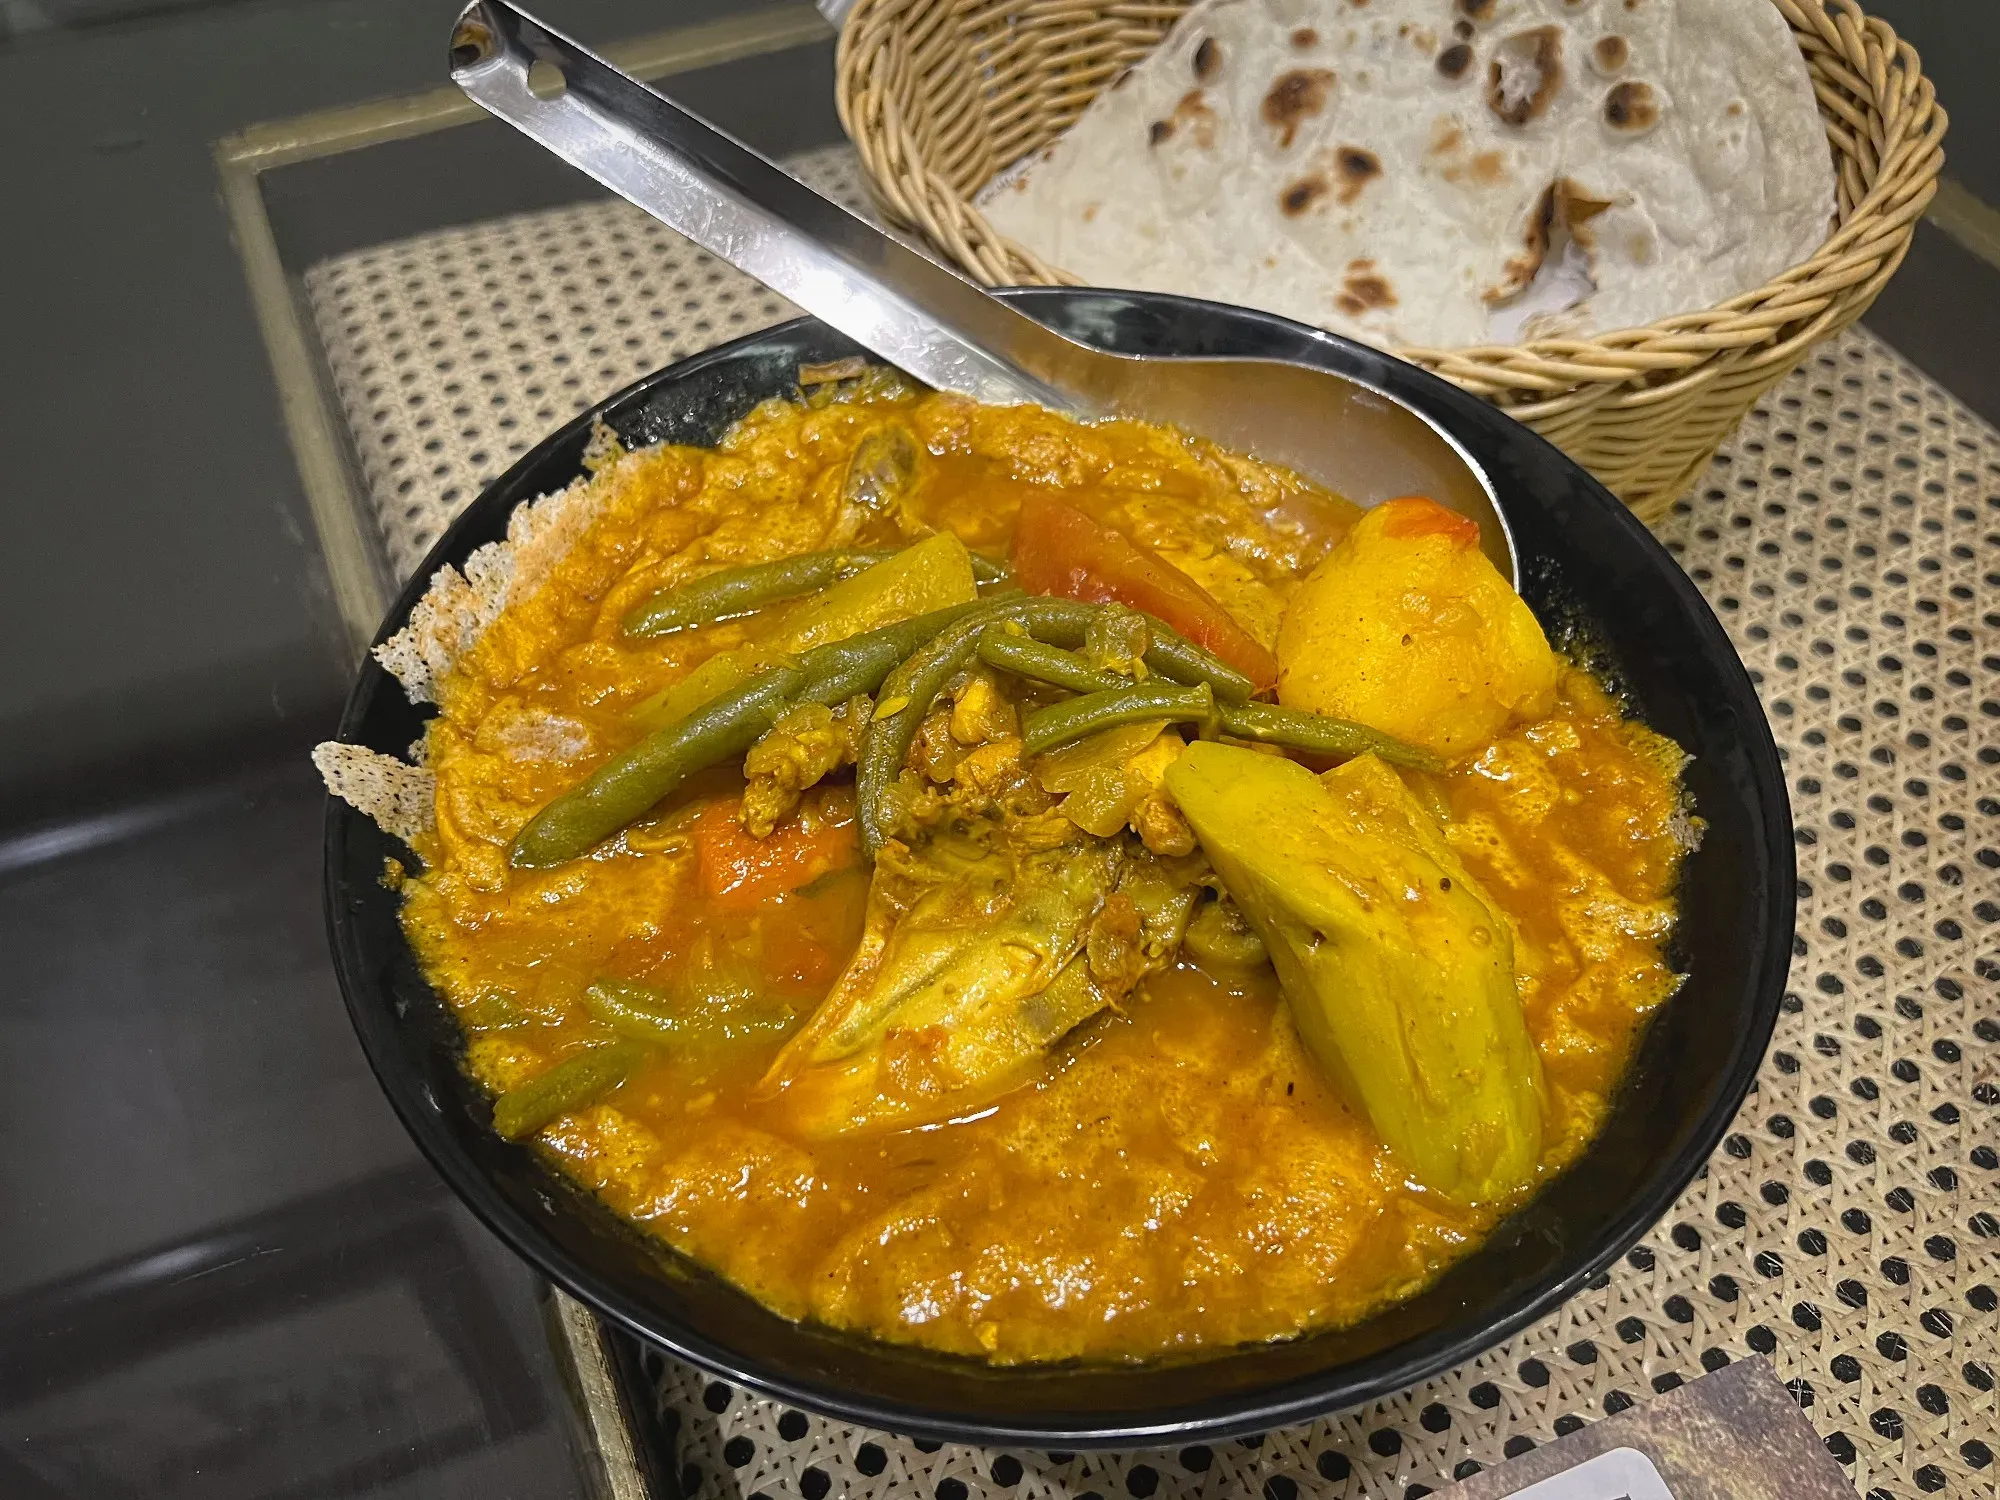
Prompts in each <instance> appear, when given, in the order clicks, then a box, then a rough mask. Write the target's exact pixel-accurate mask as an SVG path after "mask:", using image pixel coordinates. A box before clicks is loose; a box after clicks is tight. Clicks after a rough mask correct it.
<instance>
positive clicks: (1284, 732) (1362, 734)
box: [979, 628, 1444, 771]
mask: <svg viewBox="0 0 2000 1500" xmlns="http://www.w3.org/2000/svg"><path fill="white" fill-rule="evenodd" d="M979 657H980V660H982V661H984V662H986V663H987V664H988V665H990V666H995V667H999V668H1000V669H1001V670H1003V671H1007V672H1012V673H1013V674H1014V675H1015V676H1017V677H1029V678H1033V679H1034V680H1035V681H1037V682H1046V683H1050V684H1052V685H1054V686H1056V687H1060V688H1068V689H1069V690H1070V691H1071V692H1073V693H1106V692H1111V693H1115V692H1122V691H1125V690H1127V689H1130V688H1131V687H1132V686H1133V684H1132V683H1131V682H1130V681H1128V680H1127V679H1125V678H1123V677H1120V676H1118V675H1117V673H1115V672H1100V671H1098V670H1097V669H1096V668H1094V667H1092V666H1091V665H1090V664H1089V663H1088V662H1086V661H1085V660H1084V659H1083V657H1081V656H1080V655H1078V654H1077V653H1076V652H1074V651H1064V650H1062V649H1061V648H1059V647H1056V646H1048V645H1044V644H1042V643H1041V642H1040V641H1037V640H1035V639H1033V638H1032V637H1026V636H1017V635H1008V634H1006V633H1005V632H1003V631H1000V630H996V629H990V628H989V629H988V630H987V631H986V632H985V633H984V634H982V635H981V636H980V638H979ZM1215 716H1216V721H1217V723H1218V724H1219V726H1220V727H1221V729H1222V731H1223V732H1224V733H1225V734H1231V735H1234V736H1235V737H1236V738H1238V739H1242V740H1256V741H1258V742H1259V743H1262V744H1266V745H1282V746H1284V747H1285V748H1286V749H1289V750H1307V751H1312V752H1314V753H1317V754H1320V755H1345V756H1354V755H1379V756H1381V757H1382V759H1383V760H1385V761H1388V762H1389V763H1390V764H1391V765H1396V766H1408V767H1410V768H1411V769H1412V770H1418V771H1441V770H1443V769H1444V763H1443V762H1442V761H1440V760H1439V759H1438V758H1437V757H1436V756H1435V755H1432V754H1431V753H1430V752H1429V751H1428V750H1424V749H1422V748H1420V747H1418V746H1416V745H1411V744H1406V743H1405V742H1404V741H1402V740H1399V739H1396V738H1395V737H1394V736H1392V735H1387V734H1383V733H1382V732H1381V731H1379V730H1375V729H1370V728H1368V727H1367V726H1366V725H1365V724H1355V723H1351V722H1349V721H1348V720H1346V719H1336V718H1333V717H1331V716H1330V715H1327V714H1315V713H1307V712H1306V711H1305V710H1303V709H1296V708H1280V707H1279V706H1278V705H1276V704H1274V703H1219V704H1217V705H1216V710H1215Z"/></svg>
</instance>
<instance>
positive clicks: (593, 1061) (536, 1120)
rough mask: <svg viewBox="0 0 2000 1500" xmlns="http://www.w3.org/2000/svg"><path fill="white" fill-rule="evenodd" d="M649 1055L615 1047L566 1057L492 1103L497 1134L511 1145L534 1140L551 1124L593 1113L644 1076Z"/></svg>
mask: <svg viewBox="0 0 2000 1500" xmlns="http://www.w3.org/2000/svg"><path fill="white" fill-rule="evenodd" d="M647 1055H648V1049H647V1048H646V1047H645V1046H643V1045H641V1044H640V1043H638V1042H630V1041H626V1042H612V1043H610V1044H609V1045H607V1046H603V1047H592V1048H590V1049H589V1050H588V1051H586V1052H579V1053H577V1054H576V1055H575V1056H573V1057H566V1058H564V1059H563V1060H562V1061H561V1062H559V1063H557V1064H556V1065H555V1066H554V1067H553V1068H550V1069H549V1070H548V1072H546V1073H544V1074H542V1075H541V1076H540V1077H538V1078H532V1079H530V1080H529V1081H528V1082H526V1083H524V1084H521V1085H520V1086H519V1087H518V1088H511V1089H509V1090H507V1092H506V1093H504V1094H502V1095H501V1096H500V1097H499V1098H498V1099H495V1100H494V1101H493V1128H494V1130H496V1131H498V1132H499V1133H500V1135H501V1136H503V1137H504V1138H505V1139H507V1140H510V1141H518V1140H522V1139H524V1138H525V1137H527V1136H531V1135H534V1134H535V1133H536V1132H537V1131H539V1130H540V1129H541V1128H542V1127H543V1126H544V1125H546V1124H548V1123H549V1122H550V1121H551V1120H556V1119H560V1118H561V1117H562V1116H563V1115H571V1114H575V1113H576V1112H577V1111H578V1110H580V1109H588V1108H589V1107H590V1106H591V1105H593V1104H595V1103H596V1102H597V1101H598V1100H599V1099H602V1098H603V1097H604V1096H605V1095H606V1094H608V1093H610V1092H611V1091H612V1090H613V1089H615V1088H617V1087H618V1085H619V1084H621V1083H623V1082H624V1081H625V1080H626V1079H628V1078H630V1077H631V1076H632V1075H633V1074H634V1073H636V1072H638V1071H639V1067H640V1065H641V1064H642V1063H644V1062H645V1060H646V1058H647Z"/></svg>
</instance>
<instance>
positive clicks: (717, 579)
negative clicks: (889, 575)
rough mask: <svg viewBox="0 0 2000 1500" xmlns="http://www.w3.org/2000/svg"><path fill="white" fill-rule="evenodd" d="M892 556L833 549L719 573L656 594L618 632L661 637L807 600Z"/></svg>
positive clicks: (635, 610) (633, 610)
mask: <svg viewBox="0 0 2000 1500" xmlns="http://www.w3.org/2000/svg"><path fill="white" fill-rule="evenodd" d="M893 556H895V554H894V553H893V552H881V551H874V552H859V551H854V550H852V549H850V548H837V549H835V550H832V551H828V552H801V553H800V554H798V555H797V556H796V557H781V558H779V559H778V560H777V561H776V562H767V563H753V564H751V565H750V566H748V567H743V568H724V569H723V570H722V571H721V572H719V573H710V574H709V575H708V576H707V577H705V578H697V579H695V581H694V582H693V583H684V584H682V585H681V586H680V587H679V588H674V589H662V590H660V592H659V593H657V594H654V595H653V596H652V597H651V598H649V599H647V600H645V601H644V602H643V603H641V604H638V605H636V606H635V607H634V608H633V609H632V610H631V612H630V613H628V614H627V615H626V616H625V623H624V626H623V629H624V631H625V634H627V635H637V636H649V635H666V634H668V633H669V632H670V631H675V630H685V629H687V628H688V627H689V626H691V625H707V624H710V623H711V622H713V621H716V620H726V619H729V618H731V617H732V616H735V615H747V614H750V613H751V612H752V611H754V610H759V609H762V608H763V607H764V606H765V605H767V604H775V603H777V602H778V601H779V600H780V599H790V598H792V597H794V596H795V595H798V594H810V593H812V592H813V591H814V590H815V589H823V588H826V587H827V586H828V585H830V584H835V583H838V582H840V580H841V579H843V578H851V577H853V576H854V575H855V574H856V573H859V572H861V571H862V570H863V569H864V568H872V567H874V566H875V564H876V563H878V562H884V561H886V560H887V559H889V558H891V557H893Z"/></svg>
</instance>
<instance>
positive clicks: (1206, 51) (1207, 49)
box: [1194, 36, 1222, 83]
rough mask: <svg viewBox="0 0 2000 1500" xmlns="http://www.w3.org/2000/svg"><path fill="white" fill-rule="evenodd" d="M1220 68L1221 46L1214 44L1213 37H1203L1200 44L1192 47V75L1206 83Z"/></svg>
mask: <svg viewBox="0 0 2000 1500" xmlns="http://www.w3.org/2000/svg"><path fill="white" fill-rule="evenodd" d="M1221 68H1222V48H1220V47H1218V46H1217V45H1216V43H1215V38H1214V37H1212V36H1205V37H1203V38H1202V39H1201V45H1200V46H1199V47H1197V48H1195V49H1194V76H1195V77H1196V78H1198V79H1199V80H1201V82H1203V83H1207V82H1208V81H1209V79H1211V78H1213V77H1214V76H1215V75H1216V73H1217V72H1219V71H1220V70H1221Z"/></svg>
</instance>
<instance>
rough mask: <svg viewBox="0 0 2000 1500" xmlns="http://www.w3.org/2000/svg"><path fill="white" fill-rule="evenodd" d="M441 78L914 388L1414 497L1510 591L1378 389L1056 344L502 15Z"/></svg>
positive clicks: (1498, 548)
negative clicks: (1181, 439)
mask: <svg viewBox="0 0 2000 1500" xmlns="http://www.w3.org/2000/svg"><path fill="white" fill-rule="evenodd" d="M531 69H533V70H534V74H535V76H534V78H533V79H532V80H531V79H530V76H529V74H530V70H531ZM451 76H452V78H453V80H454V81H455V82H456V83H457V84H458V86H459V87H460V88H462V89H463V90H465V92H466V94H467V95H469V96H470V97H471V98H472V99H473V100H474V101H475V102H477V103H478V104H479V105H481V106H482V107H483V108H485V109H487V110H489V111H490V112H492V113H493V114H495V115H498V116H499V117H500V118H501V119H503V120H505V121H507V122H508V123H509V124H510V125H513V126H514V127H516V128H517V129H519V130H520V131H522V132H523V133H524V134H526V135H527V136H529V137H530V138H531V139H533V140H535V141H537V142H539V143H540V144H541V145H543V146H545V147H547V148H548V149H549V150H550V151H552V152H554V153H555V154H556V155H557V156H560V157H561V158H562V159H563V160H564V161H567V162H569V163H570V164H571V165H572V166H575V167H579V168H581V169H582V170H583V171H584V172H586V173H588V174H589V175H590V176H592V177H594V178H596V179H597V180H598V181H599V182H601V183H603V184H604V185H605V186H606V187H608V188H610V189H611V190H612V191H613V192H615V193H617V194H619V195H620V196H621V197H624V198H627V199H629V200H630V201H631V202H633V203H634V204H636V205H638V206H639V207H640V208H642V209H644V210H645V211H646V212H647V213H649V214H651V215H653V217H655V218H656V219H659V220H660V221H661V222H663V223H665V224H667V225H669V226H670V227H672V228H673V229H676V230H678V231H679V232H680V233H681V234H683V235H685V236H686V237H687V238H688V239H690V240H692V241H694V242H695V243H696V244H697V245H700V246H701V247H702V248H703V249H704V250H707V251H708V252H709V253H710V254H712V255H715V256H717V257H719V258H720V259H722V260H725V261H727V262H729V264H731V265H732V266H735V267H736V268H737V269H738V270H739V271H742V272H744V273H745V274H746V275H749V276H752V277H755V278H756V279H757V280H758V281H761V282H763V283H764V284H765V285H766V286H768V287H770V288H771V289H772V290H774V291H776V292H778V293H780V294H782V295H783V296H785V297H787V298H789V299H790V300H791V301H793V302H795V303H797V304H798V305H799V306H800V307H802V308H804V309H805V310H806V311H807V312H809V313H811V314H813V316H815V317H817V318H819V319H820V320H821V321H822V322H824V323H826V324H828V325H830V326H831V327H833V328H836V329H838V330H839V331H840V332H842V333H844V334H846V335H847V336H848V337H849V338H851V339H853V340H854V341H855V342H856V343H858V344H860V345H861V346H862V347H863V348H865V349H868V350H870V351H872V352H873V353H875V354H877V355H879V356H880V357H881V358H883V359H885V360H887V361H888V362H889V363H891V364H893V365H895V366H897V367H898V368H900V369H902V370H904V371H907V372H908V373H909V374H911V375H914V376H915V377H916V378H917V379H919V380H921V381H923V382H924V383H926V384H927V385H931V386H934V387H936V388H938V389H940V390H948V391H957V392H960V393H962V394H964V395H967V396H971V397H973V398H975V399H977V400H980V401H990V402H996V403H1003V404H1007V403H1016V402H1024V401H1025V402H1033V403H1035V404H1036V405H1039V406H1045V407H1048V408H1049V409H1051V410H1053V411H1060V412H1067V413H1069V414H1071V415H1074V416H1078V417H1083V418H1096V417H1105V416H1113V415H1116V416H1123V417H1132V418H1137V419H1139V420H1142V421H1147V422H1161V423H1171V424H1173V425H1175V426H1178V427H1180V428H1182V429H1183V430H1185V431H1188V432H1195V433H1199V434H1201V435H1202V436H1203V437H1207V438H1210V439H1213V440H1214V441H1215V442H1218V443H1220V444H1222V445H1223V446H1225V447H1229V448H1234V449H1237V450H1239V451H1243V452H1248V453H1251V454H1254V455H1255V456H1256V457H1258V458H1260V459H1264V460H1266V461H1267V462H1271V463H1278V464H1283V465H1286V466H1287V467H1290V468H1293V469H1296V470H1297V471H1298V472H1300V473H1302V474H1305V475H1307V476H1309V477H1310V478H1313V479H1316V480H1318V481H1319V482H1320V483H1322V484H1324V485H1326V486H1327V487H1328V488H1330V489H1332V490H1335V491H1337V492H1338V493H1340V494H1343V495H1346V496H1347V497H1348V498H1349V499H1351V500H1354V501H1355V502H1357V503H1358V504H1362V505H1370V504H1373V503H1375V502H1376V501H1379V500H1386V499H1388V498H1390V497H1391V496H1394V495H1409V494H1422V495H1429V496H1431V497H1432V498H1433V499H1435V500H1437V501H1438V502H1439V503H1440V504H1443V505H1448V506H1450V507H1451V508H1452V509H1453V510H1456V511H1458V512H1459V513H1460V514H1462V515H1466V516H1470V517H1471V518H1473V519H1474V520H1476V521H1477V522H1478V523H1479V530H1480V537H1481V540H1482V543H1483V545H1484V547H1485V550H1486V553H1487V555H1488V556H1489V557H1491V558H1492V559H1493V561H1494V563H1495V565H1496V566H1498V567H1499V568H1500V570H1501V572H1502V574H1503V576H1505V577H1507V578H1509V579H1510V580H1512V581H1513V582H1514V583H1515V584H1516V586H1518V585H1519V582H1520V578H1519V573H1518V570H1517V568H1516V563H1515V556H1514V544H1513V538H1512V536H1511V534H1510V533H1509V531H1508V529H1507V522H1506V518H1505V517H1504V516H1503V515H1502V514H1501V511H1500V507H1499V503H1498V501H1497V499H1496V497H1495V495H1494V493H1493V487H1492V484H1491V482H1490V481H1489V480H1488V479H1487V477H1486V475H1485V473H1484V472H1483V471H1482V470H1481V469H1480V468H1479V466H1478V465H1477V464H1476V463H1475V462H1474V461H1473V460H1472V458H1471V456H1470V455H1469V454H1467V453H1466V452H1465V450H1464V449H1463V448H1462V447H1460V446H1459V444H1458V443H1457V442H1456V441H1455V440H1454V439H1453V438H1452V437H1451V435H1450V434H1449V433H1447V432H1445V431H1444V430H1443V429H1442V428H1441V427H1439V426H1438V425H1437V423H1436V422H1434V421H1432V420H1431V419H1430V418H1429V417H1427V416H1425V415H1424V414H1423V413H1421V412H1418V411H1416V410H1415V409H1414V408H1412V407H1410V406H1408V405H1406V404H1405V403H1403V402H1402V401H1400V400H1398V399H1397V398H1396V397H1394V396H1391V395H1389V394H1388V393H1387V392H1385V391H1379V390H1376V389H1374V388H1373V387H1371V386H1369V385H1367V384H1365V383H1363V382H1361V381H1358V380H1353V379H1350V378H1348V377H1345V376H1341V375H1336V374H1334V373H1332V372H1331V371H1328V370H1322V369H1317V368H1314V367H1312V366H1309V365H1301V364H1291V363H1287V362H1283V361H1278V360H1268V359H1236V358H1206V357H1182V356H1171V357H1144V356H1134V355H1123V354H1107V353H1103V352H1101V351H1099V350H1096V349H1091V348H1089V347H1087V346H1085V345H1083V344H1080V343H1077V342H1076V341H1074V340H1072V339H1068V338H1065V337H1063V336H1062V335H1061V334H1058V333H1056V332H1054V331H1053V330H1051V329H1048V328H1045V327H1043V326H1042V325H1041V324H1040V323H1037V322H1036V321H1035V320H1034V319H1033V318H1030V317H1029V316H1027V315H1026V314H1025V313H1022V312H1020V311H1017V310H1016V309H1015V308H1012V307H1010V306H1008V305H1007V304H1006V303H1005V302H1002V301H1001V300H1000V299H999V298H997V297H993V296H989V295H988V294H987V293H986V292H985V291H983V290H982V289H980V288H979V287H977V286H974V285H973V284H972V283H971V282H970V281H967V280H965V279H964V278H963V277H961V276H959V275H957V274H955V273H954V272H952V271H949V270H947V269H945V268H944V267H943V266H940V265H938V264H937V263H936V262H934V261H931V260H929V259H926V258H925V257H924V256H922V255H920V254H918V253H917V252H916V251H914V250H912V249H910V248H909V247H908V246H906V245H904V244H902V243H901V242H899V241H897V240H894V239H891V238H890V237H889V236H888V235H886V234H883V233H882V232H881V231H880V230H878V229H876V228H875V227H874V226H873V225H871V224H869V223H868V222H867V221H865V220H863V219H861V218H859V217H857V216H856V215H854V214H851V213H849V212H848V211H847V210H846V209H844V208H842V207H841V206H840V205H839V204H837V203H834V202H832V201H830V200H828V199H826V198H823V197H821V196H820V195H819V194H818V193H815V192H814V191H813V190H812V189H811V188H808V187H807V186H805V184H803V183H801V182H799V181H798V180H797V179H796V178H794V177H792V176H790V175H789V174H788V173H786V172H785V171H784V170H783V169H782V168H780V167H778V166H776V165H775V164H773V163H772V162H770V161H768V160H766V159H765V158H764V157H762V156H760V155H758V154H757V153H756V152H755V151H752V150H751V149H750V148H749V147H747V146H745V145H743V144H742V143H741V142H739V141H736V140H734V139H732V138H731V137H730V136H727V135H725V134H723V133H722V132H721V131H719V130H717V129H716V128H715V127H714V126H712V125H710V124H708V123H707V122H706V121H704V120H702V119H700V118H698V117H697V116H695V115H693V114H691V113H689V112H688V111H687V110H685V109H682V108H681V107H680V106H679V105H678V104H675V103H674V102H673V101H672V100H671V99H668V98H666V97H665V96H664V95H661V94H659V93H657V92H655V91H654V90H652V89H650V88H648V87H646V85H644V84H642V83H640V82H638V81H637V80H636V79H633V78H630V77H627V76H626V75H625V74H623V73H621V72H619V71H618V69H616V68H614V67H612V66H611V65H610V64H609V63H607V62H605V61H604V60H603V59H602V58H600V57H598V56H596V55H595V54H594V53H592V52H590V51H588V50H586V49H585V48H583V47H581V46H579V45H578V44H577V43H575V42H573V41H571V40H570V39H569V38H568V37H565V36H563V35H562V34H561V33H560V32H557V31H554V30H552V29H551V28H549V27H548V26H545V25H544V24H542V23H541V22H540V21H538V20H536V19H535V18H534V17H533V16H530V15H528V14H527V13H526V12H525V11H522V10H520V9H518V8H517V7H515V6H513V5H511V4H508V3H507V0H473V3H471V4H469V5H467V6H466V8H465V10H464V11H463V12H462V13H461V14H460V16H459V18H458V24H457V25H456V26H455V27H454V28H453V30H452V37H451Z"/></svg>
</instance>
